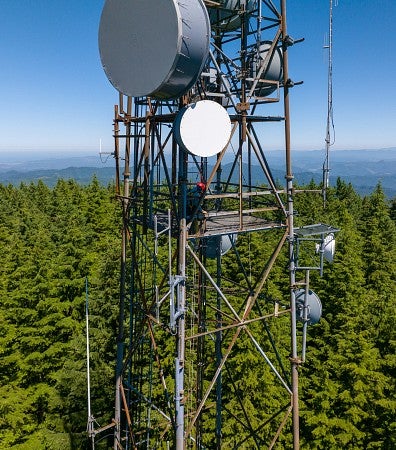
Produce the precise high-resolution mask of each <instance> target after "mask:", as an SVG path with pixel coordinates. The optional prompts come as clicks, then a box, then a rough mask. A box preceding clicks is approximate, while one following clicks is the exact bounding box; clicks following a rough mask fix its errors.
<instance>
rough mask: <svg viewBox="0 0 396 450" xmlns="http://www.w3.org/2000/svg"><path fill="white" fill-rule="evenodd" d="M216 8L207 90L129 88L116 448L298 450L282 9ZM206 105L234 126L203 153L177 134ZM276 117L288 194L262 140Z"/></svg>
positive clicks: (121, 185) (121, 112)
mask: <svg viewBox="0 0 396 450" xmlns="http://www.w3.org/2000/svg"><path fill="white" fill-rule="evenodd" d="M276 3H277V4H276ZM205 4H206V6H207V8H208V11H209V16H210V20H211V28H212V36H211V50H210V56H209V58H208V61H207V63H206V64H205V67H204V69H203V71H202V73H201V75H200V77H199V79H198V82H197V83H196V84H195V85H194V86H193V87H192V88H191V89H190V90H189V91H188V92H187V93H186V94H185V95H183V96H182V97H180V98H178V99H177V100H158V99H154V98H149V97H135V98H132V97H125V96H123V95H122V94H120V100H119V104H118V105H116V107H115V116H114V141H115V149H114V157H115V161H116V187H117V195H118V197H119V199H120V202H121V204H122V212H123V233H122V261H121V282H120V299H119V333H118V339H117V368H116V401H115V424H116V425H115V441H114V448H115V449H118V448H122V449H135V448H136V449H141V448H147V449H154V448H172V449H173V448H175V449H177V450H181V449H185V448H194V449H209V448H216V449H220V448H226V447H228V448H235V449H236V448H238V449H240V448H273V447H274V446H275V445H276V442H277V441H278V439H279V437H280V436H281V435H282V433H285V432H286V431H285V430H287V433H292V435H293V446H294V448H295V449H297V448H299V425H298V417H299V411H298V366H299V364H300V363H301V360H300V358H299V355H298V350H297V315H298V313H299V312H298V310H297V303H296V292H297V284H298V283H297V282H296V271H297V270H298V269H299V267H298V261H297V260H296V243H297V241H298V234H297V235H296V233H295V228H294V223H293V215H294V211H293V174H292V167H291V149H290V114H289V89H290V88H291V86H292V85H293V83H292V81H291V80H290V78H289V74H288V51H289V48H290V47H291V46H292V45H293V43H294V41H293V39H292V38H291V37H290V36H289V35H288V33H287V28H286V1H285V0H281V1H279V2H275V1H272V0H267V1H266V0H245V1H244V0H235V1H231V2H224V1H223V2H213V1H209V0H208V1H205ZM227 5H228V7H229V9H227ZM230 5H232V9H230ZM276 61H278V64H279V68H278V74H277V75H276V76H275V77H274V75H273V74H271V71H273V70H274V65H275V71H276ZM208 99H209V100H214V101H217V102H219V103H220V104H222V105H223V106H224V107H225V108H226V109H227V111H228V113H229V115H230V118H231V122H232V132H231V138H230V140H229V144H228V145H227V146H226V147H225V148H224V149H223V150H222V151H221V152H219V153H218V154H217V155H216V156H214V157H210V158H205V157H203V158H202V157H197V156H194V155H193V154H191V153H189V152H188V151H186V150H185V149H183V148H182V147H181V146H179V145H178V143H177V140H176V139H175V136H174V133H173V131H174V130H173V128H174V122H175V118H176V117H177V114H178V112H179V111H180V109H181V108H183V107H184V106H185V105H188V104H190V103H192V102H196V101H198V100H208ZM272 111H275V112H277V113H275V114H274V113H272ZM279 111H280V112H279ZM279 122H281V123H283V124H284V148H285V163H284V167H285V179H286V184H285V186H280V185H279V182H278V181H276V180H275V179H274V177H273V175H272V172H271V168H270V166H269V164H268V161H267V157H266V150H265V149H264V145H263V142H264V143H265V136H266V133H270V132H271V126H272V125H273V124H274V123H278V124H279ZM199 183H201V184H203V186H204V188H203V189H201V191H197V190H196V186H197V184H199ZM327 232H328V229H326V228H323V227H322V228H320V227H319V229H313V230H312V229H310V228H308V229H305V231H303V232H302V233H300V235H301V236H303V237H304V238H306V237H307V236H312V235H315V234H320V236H322V239H323V236H324V234H326V233H327ZM258 242H260V243H261V244H263V243H264V245H258V244H257V243H258ZM258 248H260V251H259V253H258V250H257V249H258ZM275 270H276V273H277V279H276V280H275V281H273V280H272V278H271V275H272V273H273V272H274V271H275ZM279 273H283V274H284V276H283V281H279ZM300 285H301V283H300ZM303 285H304V286H305V288H306V289H308V281H306V282H305V284H303ZM305 306H306V305H305ZM305 322H307V316H306V313H305ZM304 327H306V323H305V324H304ZM257 391H260V395H256V393H257ZM263 399H264V400H263Z"/></svg>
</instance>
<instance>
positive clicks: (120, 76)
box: [99, 0, 210, 99]
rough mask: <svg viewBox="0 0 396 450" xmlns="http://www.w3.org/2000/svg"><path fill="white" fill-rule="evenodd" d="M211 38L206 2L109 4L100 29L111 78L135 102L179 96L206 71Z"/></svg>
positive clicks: (118, 0) (111, 0) (126, 0)
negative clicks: (136, 98) (144, 99)
mask: <svg viewBox="0 0 396 450" xmlns="http://www.w3.org/2000/svg"><path fill="white" fill-rule="evenodd" d="M209 39H210V22H209V16H208V12H207V9H206V7H205V5H204V3H203V1H202V0H183V2H179V1H178V0H161V1H158V0H106V2H105V4H104V7H103V11H102V16H101V19H100V25H99V52H100V58H101V61H102V65H103V69H104V71H105V73H106V75H107V78H108V79H109V81H110V82H111V84H112V85H113V86H114V87H115V88H116V89H117V90H118V91H119V92H121V93H122V94H124V95H128V96H131V97H144V96H149V97H153V98H157V99H173V98H178V97H181V96H182V95H183V94H185V93H186V92H187V91H188V90H189V89H190V88H191V87H192V86H193V85H194V83H195V82H196V81H197V79H198V77H199V75H200V74H201V72H202V69H203V66H204V64H205V62H206V60H207V57H208V54H209Z"/></svg>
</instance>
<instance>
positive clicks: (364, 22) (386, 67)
mask: <svg viewBox="0 0 396 450" xmlns="http://www.w3.org/2000/svg"><path fill="white" fill-rule="evenodd" d="M275 3H277V2H275ZM102 7H103V1H102V0H30V1H29V0H0V55H1V69H0V98H1V101H0V153H1V154H2V155H3V156H4V154H5V153H8V152H10V155H11V154H12V153H13V152H17V151H22V150H27V151H31V152H32V153H34V152H36V151H39V150H42V151H52V152H53V153H54V154H57V155H64V154H66V153H72V152H80V151H83V152H84V153H86V154H95V153H97V151H98V147H99V139H100V138H101V139H102V142H103V148H104V149H105V150H106V149H108V150H111V149H112V145H113V141H112V137H111V135H112V120H113V106H114V104H115V103H117V101H118V94H117V92H116V91H115V90H114V88H113V87H112V86H111V85H110V83H109V82H108V80H107V78H106V76H105V74H104V72H103V70H102V67H101V64H100V59H99V52H98V46H97V31H98V24H99V19H100V14H101V10H102ZM328 7H329V1H328V0H304V1H303V0H301V1H295V0H294V1H293V0H289V1H288V8H287V16H288V32H289V34H290V35H291V36H292V37H294V38H296V39H297V38H300V37H304V38H305V42H304V43H301V44H298V45H295V46H294V47H292V48H291V49H290V52H289V54H290V60H289V70H290V77H291V78H292V79H293V80H294V81H300V80H303V81H304V84H303V85H301V86H296V87H294V88H293V90H292V92H291V112H292V116H291V123H292V149H296V150H302V149H307V150H311V149H322V148H323V147H324V137H325V126H326V109H327V53H326V51H325V50H324V49H323V44H324V39H325V35H326V34H327V30H328ZM395 23H396V2H395V1H394V0H377V1H373V0H338V6H336V7H335V8H334V50H333V55H334V62H333V64H334V120H335V126H336V143H335V145H334V149H340V150H342V149H361V148H384V147H395V146H396V125H395V124H396V95H395V93H396V83H395V75H396V70H395V69H396V58H395V56H394V54H395V44H396V37H395V33H394V27H395ZM152 26H154V24H152ZM268 114H272V110H271V106H269V107H268ZM281 131H282V128H281V126H279V127H278V129H276V128H274V129H268V131H266V138H265V139H266V143H265V145H264V146H265V148H268V149H281V148H283V143H282V137H281V135H282V133H281Z"/></svg>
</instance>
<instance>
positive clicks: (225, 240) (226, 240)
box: [205, 234, 238, 259]
mask: <svg viewBox="0 0 396 450" xmlns="http://www.w3.org/2000/svg"><path fill="white" fill-rule="evenodd" d="M237 237H238V235H237V234H224V235H223V236H211V237H208V238H206V239H205V241H206V242H205V243H206V256H207V257H208V258H211V259H213V258H216V257H217V252H218V251H219V253H220V256H224V255H225V254H226V253H227V252H228V251H229V250H231V248H232V246H233V245H235V244H236V241H237Z"/></svg>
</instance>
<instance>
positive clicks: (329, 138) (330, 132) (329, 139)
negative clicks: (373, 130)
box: [323, 0, 338, 206]
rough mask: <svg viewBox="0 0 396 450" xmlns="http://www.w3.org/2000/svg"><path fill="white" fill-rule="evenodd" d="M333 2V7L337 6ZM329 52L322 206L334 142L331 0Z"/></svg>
mask: <svg viewBox="0 0 396 450" xmlns="http://www.w3.org/2000/svg"><path fill="white" fill-rule="evenodd" d="M337 3H338V2H337V0H336V1H335V6H336V5H337ZM324 48H327V49H328V50H329V54H328V74H327V124H326V138H325V143H326V147H325V151H326V156H325V160H324V163H323V205H324V206H325V205H326V193H327V188H328V187H329V175H330V147H331V146H332V145H333V144H334V142H335V128H334V120H333V0H330V8H329V42H328V44H327V45H325V46H324Z"/></svg>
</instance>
